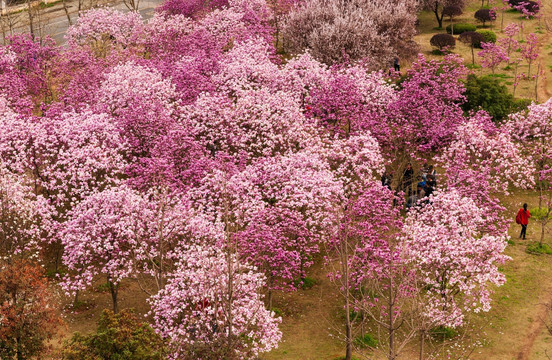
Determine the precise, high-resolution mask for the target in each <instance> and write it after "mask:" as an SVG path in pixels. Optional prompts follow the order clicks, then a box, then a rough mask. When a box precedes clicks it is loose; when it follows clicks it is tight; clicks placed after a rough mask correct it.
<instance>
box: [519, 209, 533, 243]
mask: <svg viewBox="0 0 552 360" xmlns="http://www.w3.org/2000/svg"><path fill="white" fill-rule="evenodd" d="M530 217H531V214H530V213H529V210H527V204H523V209H519V211H518V213H517V216H516V223H518V224H520V225H521V233H520V234H519V237H520V239H521V237H523V240H525V235H526V234H527V225H528V224H529V218H530Z"/></svg>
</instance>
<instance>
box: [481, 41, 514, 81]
mask: <svg viewBox="0 0 552 360" xmlns="http://www.w3.org/2000/svg"><path fill="white" fill-rule="evenodd" d="M481 48H482V49H483V50H481V51H480V52H478V53H477V56H479V57H480V58H481V67H483V68H487V69H491V71H492V73H493V74H494V73H495V69H496V67H497V66H499V65H500V64H502V63H503V62H509V61H510V59H509V58H508V55H507V54H506V52H505V51H504V49H503V48H502V47H500V46H499V45H496V44H494V43H486V42H482V43H481Z"/></svg>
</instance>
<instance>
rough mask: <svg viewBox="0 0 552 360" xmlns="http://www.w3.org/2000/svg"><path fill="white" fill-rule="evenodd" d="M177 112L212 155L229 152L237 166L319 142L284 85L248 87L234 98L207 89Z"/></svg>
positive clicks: (315, 130) (314, 129)
mask: <svg viewBox="0 0 552 360" xmlns="http://www.w3.org/2000/svg"><path fill="white" fill-rule="evenodd" d="M180 117H181V119H182V120H181V121H182V122H183V123H184V124H186V125H187V126H189V127H190V129H191V133H192V134H193V135H194V136H195V138H196V139H197V141H198V142H199V143H200V144H202V146H204V147H205V148H206V149H207V150H208V151H210V152H211V154H212V155H213V156H215V155H216V154H219V153H220V154H227V155H230V156H232V157H233V158H234V161H235V163H236V164H237V165H239V166H240V167H243V166H244V165H248V164H250V163H252V162H253V161H254V160H255V159H258V158H264V157H272V156H278V155H286V154H291V153H294V152H297V151H300V150H302V149H305V148H308V147H310V146H312V145H313V144H316V143H317V142H318V136H317V133H318V131H317V128H316V126H315V124H314V123H313V122H312V121H310V120H309V119H307V118H305V116H304V114H303V113H302V110H301V108H300V106H299V104H298V103H297V100H296V99H295V98H294V97H293V96H292V95H291V94H289V93H287V92H283V91H279V92H276V93H273V92H270V91H268V90H266V89H259V90H249V91H244V92H242V93H241V94H240V96H238V97H237V99H232V98H229V97H227V96H223V95H220V94H214V95H206V94H205V95H202V96H200V98H199V99H198V100H197V101H196V103H195V104H193V105H190V106H187V107H185V108H183V109H182V111H181V113H180Z"/></svg>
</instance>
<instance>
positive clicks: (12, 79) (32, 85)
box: [0, 34, 58, 115]
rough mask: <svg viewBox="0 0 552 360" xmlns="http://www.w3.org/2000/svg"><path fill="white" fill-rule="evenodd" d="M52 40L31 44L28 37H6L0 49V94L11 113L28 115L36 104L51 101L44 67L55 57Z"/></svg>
mask: <svg viewBox="0 0 552 360" xmlns="http://www.w3.org/2000/svg"><path fill="white" fill-rule="evenodd" d="M54 45H55V44H54V41H53V40H52V39H50V38H45V39H43V40H42V41H40V42H39V41H35V40H33V38H32V37H31V36H30V35H29V34H18V35H14V36H12V37H10V38H9V45H7V46H3V47H2V48H1V49H0V93H2V94H3V95H4V96H5V97H6V100H8V102H9V103H10V104H11V106H13V108H14V110H16V111H18V112H20V113H22V114H26V115H30V114H31V113H32V111H33V110H34V109H35V107H37V104H41V103H42V102H44V101H46V100H49V99H51V98H52V92H51V89H50V87H49V83H48V75H47V72H48V68H49V65H50V64H51V62H52V60H53V59H54V58H55V56H56V55H57V54H58V50H57V49H56V48H55V46H54Z"/></svg>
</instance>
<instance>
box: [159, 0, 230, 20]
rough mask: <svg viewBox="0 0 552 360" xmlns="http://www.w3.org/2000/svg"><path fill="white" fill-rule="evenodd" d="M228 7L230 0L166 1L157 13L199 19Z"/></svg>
mask: <svg viewBox="0 0 552 360" xmlns="http://www.w3.org/2000/svg"><path fill="white" fill-rule="evenodd" d="M227 5H228V0H214V1H205V0H166V1H164V2H163V4H161V6H159V8H158V9H157V11H160V12H163V13H164V14H166V15H169V16H171V15H184V16H186V17H194V18H195V17H199V16H201V15H204V14H205V13H206V12H209V11H212V10H213V9H217V8H221V7H223V6H227Z"/></svg>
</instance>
